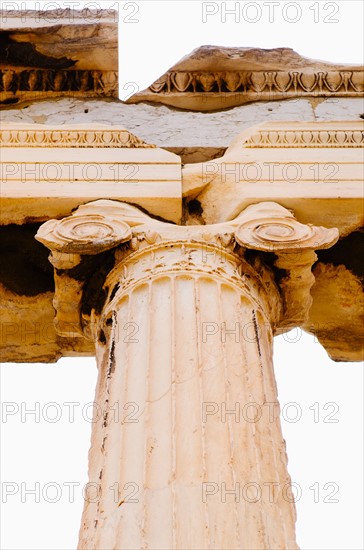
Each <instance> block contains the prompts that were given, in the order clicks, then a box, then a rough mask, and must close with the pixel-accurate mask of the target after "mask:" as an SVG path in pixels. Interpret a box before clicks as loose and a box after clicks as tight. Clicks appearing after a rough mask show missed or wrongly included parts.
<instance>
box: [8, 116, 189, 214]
mask: <svg viewBox="0 0 364 550" xmlns="http://www.w3.org/2000/svg"><path fill="white" fill-rule="evenodd" d="M0 145H1V148H2V153H1V180H2V213H1V223H2V224H9V223H16V224H22V223H25V222H26V221H28V222H29V221H33V222H35V221H37V222H40V221H45V220H47V219H49V218H53V217H60V216H65V215H68V214H70V213H71V211H72V209H74V208H76V207H77V206H78V205H80V204H82V203H84V202H88V201H90V200H92V199H97V198H100V196H101V197H105V198H110V199H117V200H124V201H129V202H131V203H135V204H138V205H139V206H141V207H143V208H145V209H147V210H148V211H149V212H150V213H151V214H153V215H155V216H161V217H163V218H165V219H169V220H171V221H174V222H178V221H180V219H181V215H182V204H181V161H180V158H179V157H177V156H176V155H174V154H172V153H169V152H167V151H164V150H162V149H158V148H156V147H155V146H153V145H148V144H146V143H145V142H144V141H143V140H140V139H139V138H137V137H136V136H134V135H133V134H131V133H130V132H128V131H127V130H124V129H122V128H121V129H116V128H115V127H107V126H102V125H83V126H82V125H77V126H76V125H75V126H68V127H67V128H65V127H63V126H44V125H37V124H34V125H24V124H16V123H11V124H8V123H6V122H3V123H2V126H1V131H0Z"/></svg>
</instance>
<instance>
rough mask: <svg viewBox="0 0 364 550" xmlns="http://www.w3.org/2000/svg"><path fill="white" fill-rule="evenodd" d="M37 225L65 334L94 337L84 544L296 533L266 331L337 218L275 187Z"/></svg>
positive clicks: (94, 208) (112, 206)
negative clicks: (273, 192) (274, 192)
mask: <svg viewBox="0 0 364 550" xmlns="http://www.w3.org/2000/svg"><path fill="white" fill-rule="evenodd" d="M37 239H38V240H40V241H41V242H42V243H44V244H45V245H46V246H47V247H48V248H50V250H51V251H52V254H51V261H52V263H53V265H54V267H55V298H54V305H55V308H56V310H57V315H56V318H55V326H56V330H57V332H58V334H60V336H67V334H69V333H71V334H72V336H73V337H83V336H84V335H86V336H87V337H90V335H92V337H93V339H94V340H95V342H96V356H97V363H98V367H99V378H98V384H97V391H96V403H97V407H96V411H97V414H96V418H95V424H94V428H93V434H92V446H91V450H90V461H89V475H90V485H89V488H90V489H91V496H90V493H89V491H86V493H85V496H86V504H85V509H84V514H83V518H82V525H81V531H80V542H79V550H132V549H136V550H138V549H153V550H163V549H168V550H170V549H172V550H204V549H206V550H207V549H209V550H221V549H224V550H225V549H227V550H233V549H237V550H242V549H245V550H259V549H262V550H263V549H264V550H265V549H269V550H273V549H274V550H276V549H277V550H278V549H281V550H283V549H284V550H286V549H291V548H292V549H294V548H297V545H296V543H295V534H294V523H295V508H294V502H293V498H292V494H291V491H290V479H289V476H288V473H287V458H286V452H285V444H284V441H283V439H282V434H281V428H280V423H279V411H278V407H277V405H278V403H277V390H276V385H275V380H274V373H273V364H272V340H273V331H275V330H276V329H277V328H283V329H284V330H287V329H289V328H290V327H293V326H299V325H300V324H302V323H303V322H305V320H306V317H307V312H308V308H309V306H310V303H311V298H310V288H311V286H312V284H313V282H314V278H313V276H312V273H311V266H312V264H313V263H314V261H315V259H316V255H315V253H314V250H317V249H322V248H328V247H329V246H331V245H332V244H334V243H335V242H336V241H337V239H338V231H337V230H336V229H325V228H323V227H316V226H306V225H302V224H301V223H299V222H298V221H297V220H296V219H295V218H294V216H293V214H292V212H289V211H288V210H286V209H285V208H283V207H282V206H280V205H278V204H275V203H260V204H257V205H253V206H250V207H249V208H247V209H246V210H244V211H243V212H241V213H240V214H239V215H238V216H237V217H236V218H234V220H230V221H228V222H224V223H222V224H216V225H210V226H207V225H206V226H203V225H202V226H186V227H183V226H175V225H172V224H169V223H165V222H161V221H158V220H153V219H151V218H150V217H149V216H148V215H146V214H145V213H143V212H141V211H140V210H138V209H136V208H135V207H133V206H130V205H127V204H124V203H119V202H115V201H106V200H100V201H95V202H93V203H89V204H86V205H82V206H80V207H79V208H78V210H77V211H76V212H74V213H73V214H72V216H69V217H68V218H64V219H63V220H49V221H48V222H46V223H45V224H43V225H42V227H41V228H40V229H39V231H38V233H37ZM272 253H273V254H272ZM112 266H114V267H112ZM274 266H275V267H274ZM276 268H278V270H277V269H276ZM110 270H111V271H110ZM277 284H279V288H278V287H277ZM70 324H71V325H72V329H71V332H70V330H69V325H70ZM100 411H101V414H100Z"/></svg>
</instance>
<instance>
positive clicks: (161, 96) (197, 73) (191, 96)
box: [128, 46, 364, 111]
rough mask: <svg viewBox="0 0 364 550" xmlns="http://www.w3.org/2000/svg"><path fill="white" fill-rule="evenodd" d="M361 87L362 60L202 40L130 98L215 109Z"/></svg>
mask: <svg viewBox="0 0 364 550" xmlns="http://www.w3.org/2000/svg"><path fill="white" fill-rule="evenodd" d="M283 67H284V69H283V70H282V68H283ZM363 93H364V71H363V68H362V67H360V66H350V65H334V64H330V63H324V62H320V61H315V60H310V59H306V58H304V57H301V56H300V55H298V54H297V53H296V52H294V51H293V50H290V49H289V48H277V49H273V50H260V49H256V48H220V47H216V46H202V47H201V48H198V49H196V50H194V51H193V52H192V53H191V54H190V55H188V56H186V57H185V58H183V59H182V60H181V61H180V62H179V63H177V64H176V65H175V66H174V67H172V68H171V69H170V70H169V71H168V72H167V73H166V74H165V75H163V76H162V77H160V78H159V79H158V80H157V81H156V82H154V83H153V84H152V85H151V86H149V88H147V89H146V90H144V91H142V92H138V93H137V94H135V95H134V96H132V97H131V98H130V99H129V100H128V103H138V102H142V101H151V102H156V103H164V104H166V105H171V106H175V107H178V108H182V109H189V110H195V111H214V110H222V109H226V108H228V107H234V106H237V105H243V104H245V103H249V102H253V101H272V100H275V99H277V100H278V99H279V100H282V99H291V98H297V97H361V96H362V95H363Z"/></svg>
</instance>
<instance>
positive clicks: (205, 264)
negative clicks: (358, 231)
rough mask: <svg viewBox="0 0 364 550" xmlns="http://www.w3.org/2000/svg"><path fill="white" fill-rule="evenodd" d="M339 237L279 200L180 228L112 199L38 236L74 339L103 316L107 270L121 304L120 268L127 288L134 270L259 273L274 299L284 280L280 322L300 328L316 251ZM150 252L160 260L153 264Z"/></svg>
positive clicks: (238, 276)
mask: <svg viewBox="0 0 364 550" xmlns="http://www.w3.org/2000/svg"><path fill="white" fill-rule="evenodd" d="M338 237H339V234H338V231H337V230H336V229H326V228H324V227H317V226H312V225H304V224H301V223H299V222H298V221H297V220H296V219H295V218H294V215H293V213H292V212H290V211H289V210H287V209H286V208H284V207H282V206H280V205H279V204H276V203H273V202H264V203H258V204H255V205H251V206H249V207H248V208H246V209H245V210H244V211H243V212H241V213H240V214H239V215H237V216H236V217H235V218H234V219H233V220H230V221H227V222H223V223H218V224H214V225H191V226H178V225H174V224H171V223H167V222H164V221H160V220H156V219H154V218H151V217H150V216H149V215H148V214H146V213H144V212H142V211H141V210H139V209H138V208H136V207H134V206H131V205H129V204H126V203H122V202H117V201H111V200H98V201H94V202H91V203H88V204H85V205H82V206H80V207H79V208H78V209H77V210H76V211H75V212H74V213H73V214H72V216H69V217H66V218H63V219H61V220H49V221H48V222H46V223H44V224H43V225H42V226H41V227H40V229H39V231H38V233H37V235H36V239H37V240H39V241H40V242H42V243H43V244H44V245H45V246H47V247H48V248H49V249H50V250H51V251H52V254H51V256H50V260H51V262H52V263H53V265H54V267H55V280H56V292H55V299H54V305H55V308H56V310H57V316H56V326H57V331H58V332H59V334H60V335H62V336H67V335H69V332H70V325H71V326H72V327H73V328H72V330H71V332H72V336H76V335H77V334H78V335H80V336H81V335H83V329H82V324H83V323H82V317H84V318H85V315H86V318H88V316H89V315H90V313H91V312H90V309H94V310H95V311H96V314H97V315H99V314H100V306H97V304H96V302H98V298H97V297H96V295H95V296H94V299H95V303H94V304H91V308H90V307H89V306H88V307H86V310H87V311H86V312H85V293H86V292H87V291H88V289H87V284H89V279H91V278H92V277H94V278H95V273H97V272H102V273H103V277H101V278H100V277H99V278H98V281H97V286H98V288H97V292H98V296H99V298H100V300H102V299H103V300H104V302H103V303H105V300H106V299H108V300H109V301H110V300H111V299H113V296H112V294H113V293H114V294H115V292H116V290H113V289H112V287H113V288H114V289H115V288H116V285H118V287H117V288H118V289H119V288H120V281H119V280H120V270H123V271H122V273H121V280H122V282H123V283H122V284H124V287H125V288H126V287H127V286H128V285H129V284H131V282H130V280H128V276H127V270H128V269H129V270H130V269H131V266H132V271H133V275H132V278H133V280H136V279H137V278H145V279H148V278H151V277H154V276H161V275H163V274H166V273H171V271H173V272H181V271H183V272H186V273H192V272H196V273H205V274H206V276H209V277H214V276H217V277H221V278H222V279H224V278H228V279H229V280H230V281H231V282H232V283H234V282H235V283H237V284H241V283H242V280H243V278H244V277H245V279H246V280H248V279H249V278H250V277H254V276H255V277H257V276H258V277H261V287H262V289H264V291H265V293H266V294H267V295H269V293H273V294H274V291H273V286H275V282H276V283H278V287H279V291H280V295H281V305H283V309H282V312H280V313H278V312H277V310H276V309H275V308H273V309H275V314H274V315H273V317H274V320H273V325H274V326H275V327H281V328H284V329H288V328H290V327H293V326H297V325H300V324H302V323H303V322H304V321H305V319H306V315H307V313H308V309H309V307H310V305H311V297H310V288H311V286H312V284H313V282H314V277H313V275H312V273H311V267H312V265H313V264H314V262H315V261H316V259H317V258H316V254H315V252H314V251H315V250H318V249H323V248H329V247H330V246H332V245H333V244H335V242H336V241H337V240H338ZM252 251H256V254H255V255H254V254H253V255H252ZM150 255H152V256H153V261H151V260H150V257H149V259H146V258H147V256H150ZM253 256H254V257H253ZM106 258H107V260H106ZM115 270H116V271H115ZM272 270H273V271H272ZM268 272H269V273H270V275H269V276H267V273H268ZM115 273H117V274H116V275H115ZM129 279H130V277H129ZM274 281H275V282H274ZM101 287H102V288H101ZM110 288H111V290H110ZM271 320H272V319H271Z"/></svg>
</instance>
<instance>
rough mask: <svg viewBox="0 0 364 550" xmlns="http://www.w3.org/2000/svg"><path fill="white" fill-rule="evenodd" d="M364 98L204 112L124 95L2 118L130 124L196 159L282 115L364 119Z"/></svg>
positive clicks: (33, 107) (39, 105)
mask: <svg viewBox="0 0 364 550" xmlns="http://www.w3.org/2000/svg"><path fill="white" fill-rule="evenodd" d="M363 111H364V107H363V101H362V99H357V98H347V99H346V98H345V99H344V98H335V99H318V100H313V99H290V100H286V101H275V102H273V101H271V102H269V101H268V102H260V103H258V104H249V105H243V106H240V107H235V108H232V109H229V110H227V111H223V112H220V113H219V112H217V113H198V112H188V111H179V110H174V109H171V108H169V107H166V106H164V105H157V104H152V105H148V104H143V103H140V104H137V105H127V104H125V103H123V102H122V101H105V100H101V99H100V100H97V101H95V100H79V99H74V98H72V99H71V98H67V99H66V98H65V99H56V100H53V101H52V100H51V101H49V100H43V101H38V102H34V103H31V104H29V105H27V106H25V107H22V108H21V107H19V108H18V107H17V108H8V109H6V110H4V111H2V114H1V117H2V120H3V121H4V122H5V121H9V122H26V123H30V124H32V123H36V124H46V125H52V124H54V125H59V124H62V125H64V124H67V125H68V124H70V125H74V124H89V123H96V124H105V125H112V126H114V125H115V126H119V127H121V128H127V129H128V130H130V131H131V132H133V133H135V134H136V135H137V136H139V137H140V138H142V139H144V140H145V141H146V142H147V143H154V144H155V145H157V146H158V147H163V148H164V149H168V150H170V151H171V152H173V153H176V154H178V155H180V156H181V159H182V162H184V163H192V162H193V163H194V162H203V161H207V160H211V159H213V158H216V157H219V156H220V157H221V156H222V155H223V154H224V152H225V150H226V148H227V147H228V146H229V145H230V144H231V142H232V140H233V139H234V138H235V136H237V135H238V134H239V133H240V132H242V131H243V130H245V129H247V128H249V127H251V126H254V125H255V124H258V123H260V122H269V121H278V120H287V121H289V120H300V121H307V122H310V121H312V122H313V121H320V120H353V121H355V120H361V119H360V115H361V114H362V113H363Z"/></svg>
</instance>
